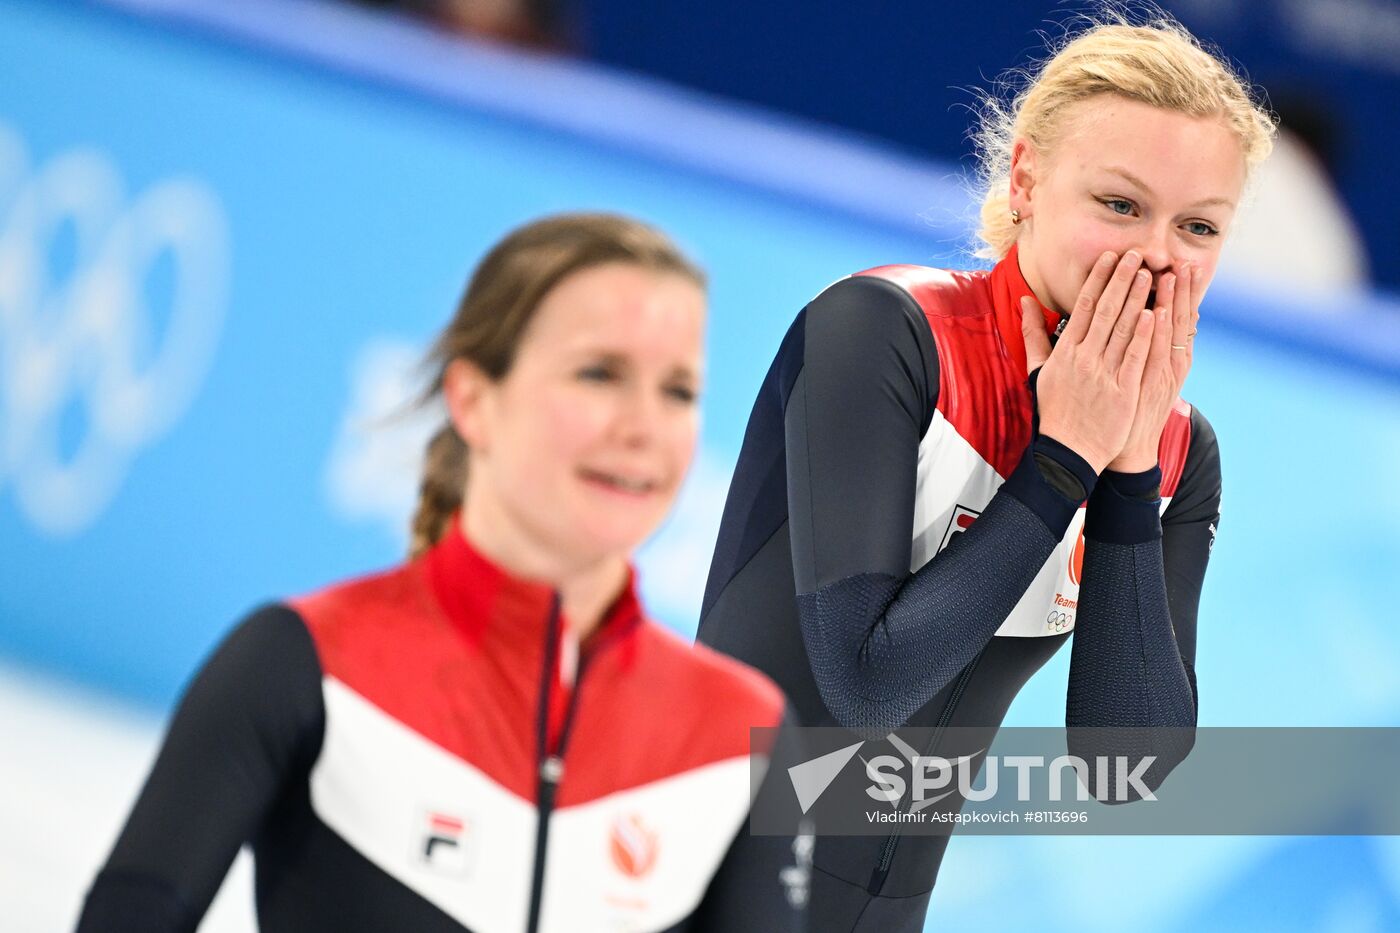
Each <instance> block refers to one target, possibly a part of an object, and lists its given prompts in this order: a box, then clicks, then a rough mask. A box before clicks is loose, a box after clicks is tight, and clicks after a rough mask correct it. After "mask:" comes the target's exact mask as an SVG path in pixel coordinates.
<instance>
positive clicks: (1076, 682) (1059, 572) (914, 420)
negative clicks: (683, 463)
mask: <svg viewBox="0 0 1400 933" xmlns="http://www.w3.org/2000/svg"><path fill="white" fill-rule="evenodd" d="M1029 294H1031V292H1030V289H1029V288H1028V286H1027V285H1026V283H1025V280H1024V278H1023V277H1022V275H1021V273H1020V269H1019V266H1018V264H1017V255H1016V251H1015V250H1014V249H1013V250H1012V252H1011V254H1010V255H1009V256H1008V257H1007V258H1006V259H1005V260H1004V261H1002V262H1001V263H999V264H998V265H997V266H996V268H995V269H993V270H991V271H990V272H950V271H943V270H938V269H928V268H923V267H916V266H888V267H882V268H878V269H872V270H870V271H868V272H865V273H862V274H860V275H856V276H851V277H849V278H846V279H843V280H841V281H839V282H837V283H836V284H834V285H832V286H831V287H830V288H828V289H827V290H826V291H824V292H823V293H822V294H821V295H820V296H818V297H817V298H816V299H814V300H813V301H812V302H811V303H810V304H809V305H808V306H807V307H806V308H805V309H804V310H803V311H802V313H801V314H799V315H798V317H797V319H796V321H795V322H794V323H793V325H792V327H791V328H790V329H789V331H788V333H787V336H786V337H785V338H784V340H783V343H782V345H781V348H780V349H779V351H778V355H777V358H776V359H775V360H774V362H773V365H772V367H771V369H770V370H769V372H768V375H767V378H766V380H765V382H764V384H763V386H762V388H761V389H760V392H759V397H758V399H757V401H756V402H755V404H754V408H753V413H752V415H751V416H750V419H749V424H748V428H747V432H746V434H745V437H744V444H743V448H742V451H741V453H740V456H739V463H738V466H737V468H736V471H735V475H734V479H733V482H732V484H731V486H730V490H729V497H728V501H727V502H726V505H725V510H724V518H723V521H722V524H721V528H720V533H719V540H718V543H717V546H716V551H715V556H714V560H713V563H712V564H711V567H710V576H709V582H708V586H707V588H706V593H705V600H704V605H703V609H702V616H701V621H700V629H699V640H700V641H702V642H704V643H707V644H709V645H712V646H714V647H716V648H719V649H720V650H722V651H726V652H728V653H730V654H732V655H734V656H735V657H738V658H740V659H742V660H745V661H747V662H749V663H750V664H753V665H754V666H755V667H757V668H759V669H760V670H762V671H764V672H765V673H767V674H769V675H770V676H771V677H772V678H773V679H774V680H775V681H777V683H778V685H779V686H780V687H782V688H783V690H784V691H785V692H786V693H787V695H788V698H789V700H790V701H791V702H792V704H793V705H794V707H795V708H796V709H797V711H798V714H799V715H800V716H801V718H802V720H803V722H804V723H805V724H808V725H817V726H830V725H841V726H845V727H847V728H851V729H855V730H859V731H860V732H861V733H862V734H863V735H866V736H868V735H870V734H872V733H881V732H884V731H888V730H891V729H894V728H897V727H900V726H902V725H905V724H910V725H915V726H932V727H937V726H983V727H995V726H996V725H998V724H999V723H1000V722H1001V721H1002V718H1003V716H1004V715H1005V713H1006V709H1007V707H1008V706H1009V705H1010V703H1011V701H1012V699H1013V698H1014V697H1015V695H1016V693H1017V691H1019V690H1020V688H1021V686H1022V685H1023V684H1024V683H1025V682H1026V680H1027V679H1028V678H1029V677H1030V676H1031V674H1033V673H1034V672H1035V671H1036V670H1037V669H1038V668H1039V667H1040V666H1041V665H1043V664H1044V663H1045V662H1046V661H1047V660H1048V659H1049V658H1050V656H1051V655H1052V654H1054V653H1055V651H1056V650H1058V649H1059V648H1060V646H1061V645H1062V644H1064V643H1065V641H1066V640H1068V639H1069V637H1070V633H1071V632H1073V633H1074V636H1075V637H1074V648H1073V654H1072V656H1071V665H1070V682H1069V686H1068V696H1067V703H1066V716H1065V720H1066V723H1067V725H1070V726H1122V727H1131V728H1132V729H1133V730H1141V732H1140V734H1141V735H1144V736H1147V737H1148V738H1146V739H1144V742H1145V743H1146V746H1147V747H1145V748H1142V749H1141V751H1142V753H1144V754H1148V753H1151V754H1156V755H1157V756H1158V760H1157V763H1156V764H1155V765H1154V766H1153V769H1152V771H1150V772H1149V779H1148V782H1147V783H1148V786H1156V785H1159V784H1160V782H1161V780H1162V779H1163V778H1164V777H1165V776H1166V774H1167V773H1168V772H1169V771H1170V770H1171V768H1172V767H1174V765H1175V764H1176V763H1177V762H1179V761H1180V759H1181V758H1182V757H1183V756H1184V755H1185V754H1186V752H1187V751H1189V747H1190V742H1191V738H1190V737H1191V736H1192V735H1194V733H1193V732H1192V731H1191V730H1192V729H1193V728H1194V726H1195V722H1196V687H1195V675H1194V672H1193V661H1194V657H1195V647H1196V610H1197V604H1198V601H1199V597H1200V588H1201V582H1202V579H1203V577H1204V574H1205V569H1206V561H1207V557H1208V554H1209V551H1210V546H1211V543H1212V542H1213V540H1214V535H1215V526H1216V522H1217V520H1218V517H1219V507H1220V463H1219V455H1218V452H1217V447H1216V442H1215V436H1214V434H1213V432H1212V431H1211V429H1210V426H1209V424H1207V422H1206V421H1205V419H1204V418H1203V417H1202V416H1201V415H1200V413H1199V412H1198V411H1195V410H1193V409H1191V408H1190V407H1189V406H1186V405H1184V404H1178V406H1177V408H1176V410H1175V411H1174V412H1173V413H1172V415H1171V416H1170V418H1169V420H1168V423H1167V425H1166V429H1165V431H1164V432H1163V435H1162V438H1161V443H1160V448H1159V461H1160V469H1154V470H1151V471H1148V472H1147V473H1143V474H1134V475H1125V474H1114V473H1107V472H1106V473H1105V474H1104V475H1103V476H1102V477H1096V476H1095V475H1094V473H1093V471H1092V469H1091V468H1090V467H1089V465H1088V464H1087V463H1085V462H1084V460H1083V459H1081V458H1080V457H1079V456H1078V455H1076V454H1075V453H1074V452H1073V451H1071V450H1069V449H1068V448H1066V447H1064V446H1063V445H1061V444H1058V443H1056V442H1055V441H1054V440H1052V439H1050V438H1048V437H1044V436H1038V435H1036V434H1035V431H1034V402H1033V398H1032V389H1031V387H1030V386H1028V382H1027V379H1026V362H1025V350H1024V342H1023V338H1022V335H1021V311H1020V299H1021V297H1022V296H1025V295H1029ZM1045 315H1046V326H1047V330H1049V329H1051V327H1052V326H1053V324H1056V323H1058V317H1057V316H1056V315H1054V314H1052V313H1050V312H1048V311H1047V312H1045ZM1159 494H1160V495H1159ZM1086 498H1087V500H1088V503H1087V509H1085V508H1083V507H1082V504H1083V503H1084V500H1085V499H1086ZM1081 529H1082V531H1083V535H1082V537H1081ZM1081 574H1082V576H1081ZM1046 715H1047V716H1049V715H1051V711H1046ZM1163 726H1166V727H1174V728H1172V729H1158V728H1156V727H1163ZM1080 734H1082V733H1080ZM1154 742H1155V743H1160V744H1159V745H1154V744H1153V743H1154ZM1086 751H1092V750H1086ZM817 831H818V834H819V835H818V839H817V844H816V851H815V862H814V872H813V875H812V879H813V890H812V902H811V928H812V929H813V930H823V931H840V933H846V931H852V930H862V931H864V930H870V931H880V933H890V931H917V930H921V929H922V928H923V920H924V914H925V912H926V910H927V905H928V900H929V895H930V892H931V890H932V888H933V884H934V879H935V876H936V874H937V871H938V865H939V862H940V860H941V858H942V854H943V850H944V848H945V846H946V844H947V837H915V836H903V837H901V836H900V835H898V834H894V835H889V836H887V837H875V836H870V837H839V838H838V837H826V836H821V835H820V831H821V827H820V826H818V827H817Z"/></svg>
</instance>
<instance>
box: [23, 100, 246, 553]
mask: <svg viewBox="0 0 1400 933" xmlns="http://www.w3.org/2000/svg"><path fill="white" fill-rule="evenodd" d="M70 231H71V238H72V241H73V258H72V261H71V262H70V263H67V264H65V265H66V266H67V267H68V268H67V270H66V272H63V273H61V274H55V273H54V271H53V268H52V267H53V266H54V265H56V264H55V263H53V262H52V261H51V260H52V254H53V253H54V251H55V247H56V244H57V243H58V241H59V239H60V237H62V236H64V235H65V234H68V233H69V232H70ZM163 261H164V262H167V263H168V265H167V266H165V267H163V268H169V269H171V270H173V277H172V287H171V289H170V299H169V303H168V307H163V308H153V307H151V302H150V299H149V296H148V295H147V294H146V293H147V291H148V289H147V288H146V286H147V284H148V280H149V279H150V278H151V276H152V275H153V273H154V271H155V269H156V267H157V264H158V263H161V262H163ZM229 266H230V247H229V233H228V222H227V220H226V218H225V214H224V210H223V207H222V205H221V204H220V202H219V199H218V197H217V196H216V195H215V194H214V192H213V191H212V190H210V189H209V187H208V186H207V185H205V184H204V183H202V182H201V181H199V180H197V179H194V178H188V177H184V178H167V179H164V180H160V181H157V182H156V183H154V184H152V185H150V186H149V187H147V188H146V189H145V190H143V191H141V192H139V193H136V194H135V195H133V196H131V197H129V198H128V197H127V195H126V194H125V192H124V183H123V180H122V177H121V174H120V172H119V171H118V170H117V168H116V166H115V165H114V164H113V162H112V160H111V158H110V157H109V156H107V155H106V154H105V153H103V152H101V151H99V150H96V149H90V148H83V149H73V150H69V151H67V152H62V153H59V154H57V155H55V156H53V157H52V158H50V159H49V160H48V161H47V162H45V163H44V164H42V165H37V166H31V165H30V162H29V158H28V156H27V154H26V152H25V148H24V144H23V142H22V140H21V139H20V138H19V137H18V135H17V134H15V133H14V132H13V131H12V130H11V129H9V128H8V127H6V126H5V125H4V124H0V487H3V486H4V485H5V484H10V485H12V487H13V489H14V495H15V499H16V502H17V503H18V504H19V507H20V511H21V512H22V513H23V514H24V515H25V516H26V518H27V519H28V520H29V521H30V522H31V523H33V525H34V526H35V528H37V529H38V530H39V531H41V532H43V533H46V534H49V535H53V536H58V535H73V534H77V533H79V532H81V531H82V530H83V529H85V528H87V527H88V526H89V525H91V523H92V522H93V521H95V520H96V518H97V517H98V516H99V515H101V514H102V511H103V510H104V509H105V508H106V507H107V505H108V504H109V503H110V502H111V501H112V499H113V498H114V497H115V495H116V493H117V492H118V490H119V489H120V488H121V485H122V482H123V481H124V479H125V478H126V475H127V472H128V470H129V468H130V465H131V462H132V460H133V459H134V457H135V456H136V454H137V452H138V451H139V450H140V449H141V448H142V447H144V446H147V445H149V444H150V443H152V442H153V441H155V440H156V439H157V438H159V437H160V436H162V435H163V434H165V433H166V432H167V431H169V430H170V429H171V428H172V427H173V426H174V425H175V424H176V423H177V422H178V421H179V419H180V418H181V417H182V416H183V415H184V414H185V412H186V411H187V410H188V408H189V405H190V403H191V402H192V401H193V400H194V398H195V395H196V394H197V392H198V391H199V388H200V386H201V385H202V384H203V382H204V378H205V376H206V375H207V373H208V370H209V367H210V364H211V363H212V361H213V357H214V352H215V349H216V347H217V344H218V340H219V335H220V332H221V330H222V327H223V318H224V311H225V306H226V304H227V300H228V282H229ZM158 312H163V313H158ZM158 322H161V323H160V324H159V326H158ZM75 406H76V408H77V410H79V411H80V413H81V420H79V421H77V422H76V423H77V424H79V425H80V427H79V428H78V429H77V430H76V431H75V432H73V433H76V435H77V440H76V442H74V441H73V440H72V439H69V440H67V441H66V442H62V437H61V430H60V422H61V420H62V419H65V418H66V417H68V416H69V415H71V414H72V413H73V412H74V410H75ZM69 423H70V424H71V423H73V421H72V419H70V421H69ZM70 448H71V449H70Z"/></svg>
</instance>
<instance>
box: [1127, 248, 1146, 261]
mask: <svg viewBox="0 0 1400 933" xmlns="http://www.w3.org/2000/svg"><path fill="white" fill-rule="evenodd" d="M1123 258H1124V259H1126V260H1128V262H1130V263H1135V262H1136V263H1140V262H1142V254H1140V253H1139V252H1138V251H1137V250H1135V249H1130V250H1128V251H1127V252H1126V253H1124V254H1123Z"/></svg>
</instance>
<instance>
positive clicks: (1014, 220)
mask: <svg viewBox="0 0 1400 933" xmlns="http://www.w3.org/2000/svg"><path fill="white" fill-rule="evenodd" d="M1020 222H1021V212H1020V211H1017V210H1013V211H1012V212H1011V225H1012V226H1013V227H1014V226H1015V225H1016V224H1019V223H1020Z"/></svg>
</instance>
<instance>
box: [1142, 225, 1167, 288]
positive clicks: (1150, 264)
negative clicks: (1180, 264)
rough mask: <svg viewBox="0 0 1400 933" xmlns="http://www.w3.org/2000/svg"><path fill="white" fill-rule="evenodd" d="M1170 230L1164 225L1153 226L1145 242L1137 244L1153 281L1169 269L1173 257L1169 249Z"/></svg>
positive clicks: (1143, 262)
mask: <svg viewBox="0 0 1400 933" xmlns="http://www.w3.org/2000/svg"><path fill="white" fill-rule="evenodd" d="M1170 237H1171V231H1170V229H1169V228H1165V227H1154V228H1153V230H1152V233H1151V235H1150V236H1148V238H1147V240H1146V242H1143V243H1141V244H1139V245H1138V249H1139V250H1140V251H1141V252H1142V264H1143V266H1145V267H1146V268H1147V271H1148V272H1151V273H1152V280H1153V282H1154V283H1155V282H1156V280H1157V279H1158V278H1160V277H1161V276H1162V274H1163V273H1165V272H1169V271H1171V268H1172V265H1173V259H1174V257H1173V256H1172V253H1171V249H1170V242H1171V240H1170Z"/></svg>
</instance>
